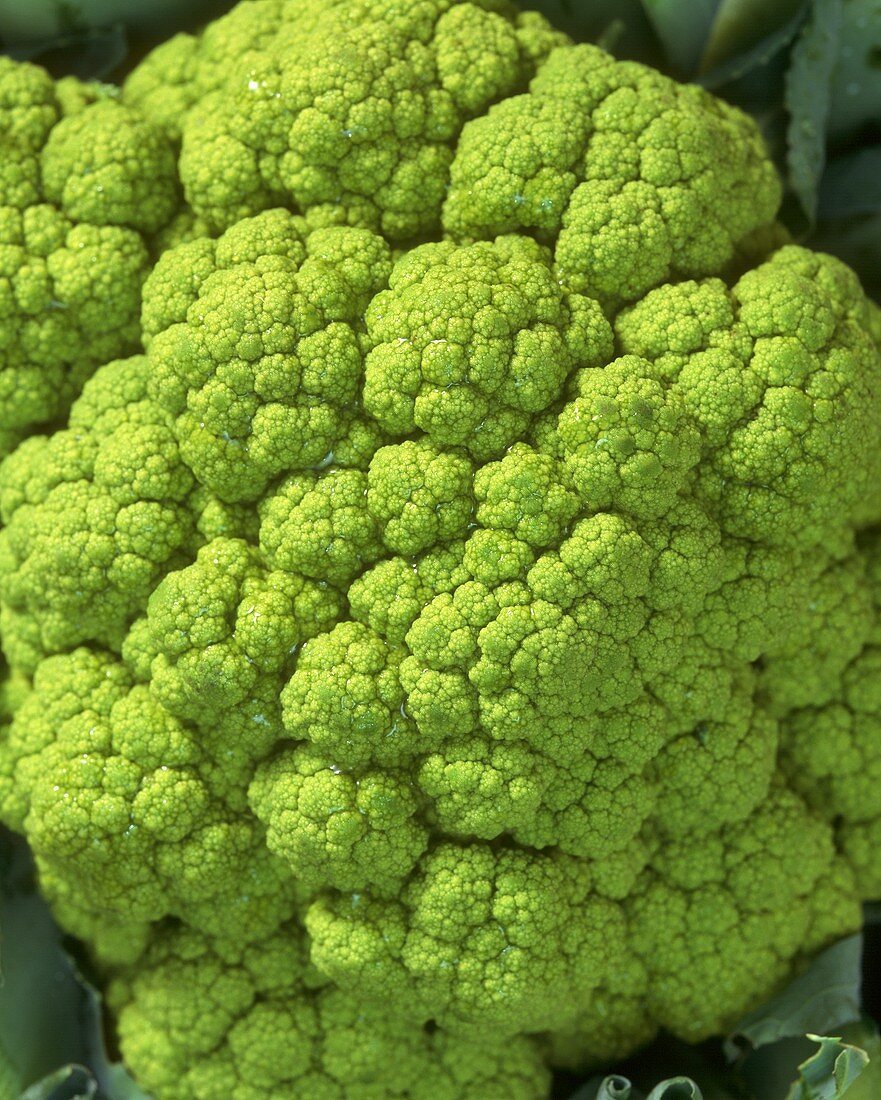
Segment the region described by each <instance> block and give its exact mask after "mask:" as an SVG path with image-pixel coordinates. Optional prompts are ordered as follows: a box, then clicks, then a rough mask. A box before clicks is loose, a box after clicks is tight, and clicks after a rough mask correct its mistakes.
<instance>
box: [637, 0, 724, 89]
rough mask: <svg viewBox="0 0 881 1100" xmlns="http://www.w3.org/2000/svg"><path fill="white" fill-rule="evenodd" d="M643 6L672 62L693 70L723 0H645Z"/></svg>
mask: <svg viewBox="0 0 881 1100" xmlns="http://www.w3.org/2000/svg"><path fill="white" fill-rule="evenodd" d="M643 7H644V8H645V13H646V15H647V16H648V17H649V20H650V21H651V24H652V26H653V27H654V29H655V33H656V34H657V36H658V38H660V40H661V44H662V45H663V47H664V53H665V54H666V55H667V57H668V58H669V59H670V61H671V62H672V64H673V65H674V66H675V67H676V68H677V69H679V70H680V71H681V72H683V73H688V74H690V73H693V72H694V71H695V69H696V68H697V63H698V61H699V60H700V57H701V54H702V53H703V51H704V47H705V46H706V43H707V36H708V35H709V33H710V27H711V26H712V25H713V18H714V16H715V14H716V9H717V8H718V7H719V0H643Z"/></svg>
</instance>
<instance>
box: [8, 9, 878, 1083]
mask: <svg viewBox="0 0 881 1100" xmlns="http://www.w3.org/2000/svg"><path fill="white" fill-rule="evenodd" d="M0 102H2V105H3V110H4V116H3V117H4V120H5V121H4V126H5V129H4V130H3V132H2V141H3V142H4V146H3V148H4V150H9V151H10V155H8V156H6V157H5V158H4V163H5V164H6V167H5V168H4V175H3V177H2V180H0V183H2V186H3V188H5V190H4V191H3V192H2V195H3V203H4V204H5V205H3V206H2V207H0V232H5V233H6V237H4V238H3V240H7V238H8V244H5V245H4V246H3V248H2V249H0V263H3V264H4V265H5V266H4V271H3V277H2V279H0V310H2V311H3V318H4V320H3V324H2V327H0V331H2V333H3V341H4V344H3V347H2V348H0V387H3V391H2V392H3V393H4V394H8V395H9V396H8V397H4V399H3V401H2V408H3V410H4V411H3V413H2V415H3V416H4V417H6V419H5V420H4V421H3V422H2V425H0V430H2V431H7V433H8V434H7V435H6V436H3V438H4V439H6V440H7V441H8V446H9V448H12V446H13V444H14V442H15V440H16V439H17V438H18V437H19V436H24V435H25V434H28V438H26V439H23V441H22V442H20V444H19V445H18V446H17V447H16V448H15V449H13V450H12V453H10V454H9V456H8V457H7V458H6V459H5V461H4V462H3V464H2V466H0V519H2V523H3V529H2V531H0V630H2V639H3V649H4V653H5V655H6V661H7V663H8V669H7V671H6V672H5V674H4V675H5V680H4V687H3V688H2V693H0V721H2V727H0V817H2V819H3V820H4V821H5V822H6V823H8V824H9V825H10V826H11V827H13V828H15V829H17V830H20V831H21V832H23V833H24V834H25V835H26V836H27V838H28V840H29V843H30V845H31V847H32V849H33V851H34V854H35V857H36V861H37V865H38V868H39V872H40V878H41V884H42V889H43V891H44V892H45V894H46V895H47V897H48V898H49V899H50V901H51V903H52V904H53V906H54V909H55V911H56V913H57V915H58V918H59V920H60V921H61V922H62V924H63V925H64V926H65V927H66V928H67V929H68V930H70V931H71V932H72V933H74V934H76V935H78V936H80V937H82V938H83V939H85V940H86V941H87V942H88V943H89V944H90V946H91V949H92V951H93V954H94V956H95V958H96V961H97V964H98V965H99V966H100V967H101V968H102V970H103V972H104V974H105V976H106V979H107V982H108V988H109V996H110V1001H111V1004H112V1006H113V1008H114V1011H115V1012H116V1015H117V1019H118V1027H119V1035H120V1041H121V1047H122V1052H123V1056H124V1057H125V1059H126V1060H127V1062H128V1064H129V1065H130V1066H131V1068H132V1070H133V1071H134V1073H135V1074H136V1075H137V1077H138V1078H139V1080H140V1082H141V1083H142V1084H143V1086H144V1087H145V1088H147V1089H149V1090H150V1091H151V1092H152V1093H154V1094H155V1095H156V1097H157V1098H158V1100H215V1098H216V1097H219V1096H230V1097H232V1098H233V1100H257V1097H263V1096H266V1095H272V1096H273V1097H278V1098H279V1100H286V1098H290V1100H294V1098H298V1097H299V1098H302V1097H305V1096H308V1097H310V1098H314V1100H344V1098H351V1100H384V1098H389V1100H392V1098H394V1097H401V1098H404V1097H409V1098H411V1100H420V1098H423V1097H424V1098H425V1100H438V1098H443V1100H446V1098H449V1100H462V1098H466V1100H467V1098H472V1100H494V1098H496V1097H498V1100H539V1098H541V1097H544V1096H546V1095H547V1090H548V1087H549V1084H548V1083H549V1067H553V1066H578V1065H584V1064H589V1063H596V1062H599V1061H602V1060H605V1059H608V1058H612V1057H618V1056H622V1055H624V1054H626V1053H628V1052H630V1051H632V1050H633V1049H635V1048H636V1047H637V1046H638V1045H640V1044H641V1043H643V1042H644V1041H646V1040H647V1039H649V1038H650V1037H651V1036H652V1035H653V1034H654V1033H655V1032H656V1031H657V1030H658V1029H659V1028H665V1029H667V1030H669V1031H671V1032H673V1033H674V1034H676V1035H678V1036H681V1037H683V1038H686V1039H689V1040H698V1039H701V1038H704V1037H706V1036H708V1035H711V1034H714V1033H717V1032H719V1031H720V1030H722V1029H724V1028H726V1027H728V1026H729V1025H730V1024H731V1023H732V1022H733V1021H734V1020H735V1019H736V1018H737V1017H738V1016H739V1015H740V1014H742V1013H743V1012H745V1011H746V1010H748V1009H750V1008H752V1007H754V1006H755V1005H756V1004H757V1003H759V1002H760V1001H761V1000H763V999H764V998H767V997H768V996H769V995H771V994H772V993H773V992H774V991H775V990H776V988H777V987H778V986H779V985H780V984H781V983H783V982H785V981H786V980H787V979H788V978H789V977H790V976H791V975H792V974H793V973H794V972H795V971H797V970H798V969H799V968H800V967H801V966H802V965H803V964H804V962H805V961H806V959H807V958H808V957H809V956H810V955H811V954H812V953H813V952H815V951H817V950H819V949H820V948H822V947H823V946H825V945H826V944H828V943H829V942H831V941H832V940H834V939H836V938H838V937H840V936H842V935H844V934H846V933H848V932H850V931H852V930H854V929H855V928H857V927H858V925H859V922H860V903H861V901H862V900H864V899H866V898H871V897H877V896H878V895H879V893H881V868H879V863H878V855H877V853H878V850H879V843H881V815H879V813H878V807H877V797H876V792H877V787H878V782H879V779H881V763H879V751H878V740H879V728H881V693H879V690H878V687H877V685H878V684H879V683H881V672H879V666H881V625H879V624H881V540H879V536H878V531H879V525H881V488H879V487H881V356H879V350H878V345H877V343H876V337H877V334H878V321H877V314H876V313H875V312H874V311H873V307H871V306H870V305H869V303H868V302H867V301H866V299H865V298H864V296H863V293H862V291H861V289H860V287H859V285H858V283H857V280H856V279H855V277H854V276H853V274H852V273H851V272H850V271H849V270H848V269H847V268H845V267H844V266H843V265H842V264H841V263H839V262H838V261H836V260H834V259H833V258H831V257H829V256H824V255H819V254H812V253H810V252H808V251H806V250H805V249H803V248H800V247H796V246H792V245H785V246H783V247H777V246H778V245H779V244H780V240H779V237H780V235H779V233H778V232H777V230H776V229H775V224H774V218H775V215H776V211H777V206H778V203H779V199H780V194H779V185H778V183H777V180H776V178H775V175H774V172H773V169H772V167H771V165H770V163H769V161H768V159H767V157H766V155H765V153H764V150H763V148H762V143H761V140H760V137H759V134H758V132H757V131H756V129H755V127H754V125H753V124H752V123H751V122H750V121H749V120H748V119H747V118H745V117H744V116H743V115H741V114H739V113H738V112H737V111H735V110H733V109H732V108H730V107H728V106H726V105H725V104H723V103H721V102H719V101H717V100H715V99H713V98H712V97H711V96H709V95H708V94H707V93H706V92H704V91H702V90H700V89H698V88H696V87H683V86H680V85H677V84H675V83H673V82H672V81H670V80H668V79H667V78H665V77H662V76H660V75H659V74H657V73H655V72H653V71H651V70H649V69H646V68H644V67H642V66H640V65H637V64H633V63H620V62H616V61H613V60H612V59H611V58H610V57H608V56H607V55H606V54H605V53H603V52H602V51H601V50H599V49H597V48H595V47H592V46H574V45H572V44H570V43H568V42H567V41H566V40H565V39H564V38H563V37H562V36H561V35H560V34H558V33H556V32H555V31H553V30H552V29H551V28H550V27H549V26H548V25H547V24H546V23H545V22H544V21H543V20H542V19H541V18H540V17H538V16H535V15H530V14H522V13H518V12H516V11H515V10H514V9H513V8H511V7H509V6H508V5H507V4H506V3H505V2H504V0H473V2H472V0H463V2H459V3H454V2H452V0H420V3H418V4H412V5H401V4H399V3H397V2H393V0H358V2H353V3H345V4H343V3H339V2H336V3H335V2H333V0H324V2H320V0H252V2H250V3H243V4H241V5H239V7H237V8H235V9H234V10H233V11H232V12H231V13H230V14H229V15H228V16H225V17H224V18H223V19H221V20H219V21H218V22H217V23H215V24H213V25H212V26H210V27H208V28H206V30H205V31H204V32H203V33H202V34H201V35H199V36H197V37H190V36H178V37H176V38H174V39H172V40H171V41H169V42H168V43H166V44H165V45H163V46H161V47H159V48H158V49H157V50H156V51H154V53H153V54H151V55H150V56H148V57H147V58H146V59H145V60H144V61H143V63H142V64H141V65H140V66H139V67H138V69H137V70H136V71H135V72H134V73H133V74H132V75H131V77H130V78H129V79H128V81H127V82H126V85H125V87H124V88H123V90H122V93H121V99H120V98H117V97H108V96H106V95H103V94H102V95H99V94H98V93H96V92H94V90H90V89H88V88H82V87H73V86H68V87H66V88H64V89H60V88H54V87H53V85H52V82H51V81H50V80H49V78H48V77H46V76H45V75H43V74H41V73H40V72H39V71H38V70H36V69H34V68H32V67H30V66H27V65H15V64H13V63H12V62H6V63H4V65H3V67H2V68H0ZM62 103H64V104H67V107H66V108H62V106H61V104H62ZM65 110H66V112H67V113H66V114H65ZM62 116H63V117H62ZM12 154H14V155H12ZM3 226H5V227H6V229H5V230H3V229H2V227H3ZM77 242H79V243H77ZM7 269H8V270H7ZM111 269H112V270H113V272H114V275H113V279H112V281H111V282H107V281H106V280H105V276H104V274H103V273H104V272H105V271H110V270H111ZM145 276H146V278H145V279H144V277H145ZM142 280H143V286H142V285H141V284H142ZM71 286H72V287H74V288H75V290H74V291H70V292H68V291H66V290H64V287H71ZM62 307H63V308H62ZM139 316H140V321H139V322H138V317H139ZM130 352H132V353H133V354H128V353H130ZM99 364H100V365H99ZM96 367H97V369H95V368H96ZM89 376H91V377H89ZM77 393H78V394H79V395H78V396H76V399H75V400H73V402H72V407H71V408H70V412H69V416H67V417H65V412H66V408H67V405H68V404H69V403H70V401H71V399H72V398H73V397H74V395H76V394H77ZM10 410H11V411H10ZM62 420H64V421H65V422H64V423H63V424H62V423H56V422H60V421H62ZM47 423H48V424H51V425H53V426H54V427H55V429H56V430H54V431H51V432H47V434H42V435H39V434H33V428H34V426H35V425H38V424H47ZM720 958H724V959H725V966H724V967H723V968H721V970H720V967H719V964H718V960H719V959H720ZM478 1029H479V1030H478ZM477 1034H479V1035H480V1041H479V1042H477V1041H476V1040H475V1035H477Z"/></svg>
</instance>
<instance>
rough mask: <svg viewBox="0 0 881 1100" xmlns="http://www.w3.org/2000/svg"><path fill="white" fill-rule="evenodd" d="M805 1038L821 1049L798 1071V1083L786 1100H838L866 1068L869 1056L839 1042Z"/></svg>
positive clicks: (820, 1036)
mask: <svg viewBox="0 0 881 1100" xmlns="http://www.w3.org/2000/svg"><path fill="white" fill-rule="evenodd" d="M808 1038H809V1039H811V1040H812V1041H814V1042H816V1043H819V1044H820V1049H819V1050H818V1051H817V1053H816V1054H814V1055H813V1056H812V1057H811V1058H809V1059H808V1060H807V1061H806V1062H803V1063H802V1064H801V1065H800V1066H799V1067H798V1080H797V1081H795V1082H794V1083H793V1086H792V1088H791V1089H790V1090H789V1093H788V1095H787V1097H786V1100H840V1098H841V1097H843V1096H845V1094H846V1093H849V1092H850V1087H851V1085H853V1084H854V1082H855V1081H857V1080H858V1078H859V1077H860V1075H861V1074H862V1072H863V1070H864V1069H865V1068H866V1066H867V1065H868V1064H869V1056H868V1054H866V1052H865V1051H864V1050H862V1049H861V1048H860V1047H855V1046H851V1045H850V1044H847V1043H842V1041H841V1039H836V1038H830V1037H829V1036H825V1035H809V1036H808Z"/></svg>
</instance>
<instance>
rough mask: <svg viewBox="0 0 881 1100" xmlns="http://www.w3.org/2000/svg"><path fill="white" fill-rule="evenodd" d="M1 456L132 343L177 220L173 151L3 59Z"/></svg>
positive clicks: (61, 412)
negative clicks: (155, 241)
mask: <svg viewBox="0 0 881 1100" xmlns="http://www.w3.org/2000/svg"><path fill="white" fill-rule="evenodd" d="M0 163H2V168H0V455H4V454H6V453H8V452H9V451H10V450H12V448H13V447H14V446H15V444H16V443H17V442H18V441H19V440H20V439H21V438H22V437H23V436H25V435H27V434H28V433H29V432H32V431H33V430H34V429H35V428H38V427H41V426H44V425H46V424H47V423H51V422H57V421H59V420H63V418H64V417H66V415H67V412H68V409H69V408H70V403H71V401H72V399H73V398H74V397H75V396H76V395H77V393H78V392H79V390H80V389H81V387H82V385H83V383H84V382H85V380H86V379H87V378H88V377H89V375H90V374H91V373H92V372H93V371H94V369H95V367H97V366H99V365H100V364H102V363H106V362H107V361H108V360H109V359H113V358H115V357H116V356H119V355H126V354H130V353H131V352H133V351H136V350H137V349H138V346H139V343H140V326H139V314H140V301H141V298H140V290H141V284H142V283H143V281H144V278H145V277H146V275H147V272H148V271H149V269H150V266H151V256H150V247H151V238H152V235H154V234H156V233H157V232H158V231H159V230H160V229H162V228H163V227H164V226H165V225H166V223H168V222H169V221H170V220H171V219H172V217H173V216H174V215H175V214H176V213H177V210H178V207H179V205H180V185H179V182H178V179H177V170H176V165H175V157H174V151H173V148H172V145H171V143H170V142H169V141H168V139H167V138H166V136H165V135H164V134H163V132H162V131H161V130H160V129H159V127H158V126H156V125H155V124H154V123H152V122H150V121H149V120H147V119H145V118H143V117H141V116H140V115H139V114H138V113H137V112H136V111H135V110H134V109H133V108H130V107H127V106H123V105H122V104H121V103H120V102H119V100H118V98H117V97H115V96H113V95H111V94H110V93H106V94H105V93H104V92H99V91H96V90H95V88H93V87H91V86H87V85H78V84H77V83H76V82H74V81H73V80H72V78H67V79H66V80H64V81H59V83H58V85H57V86H56V85H55V84H54V82H53V81H52V80H51V79H50V77H49V76H48V75H47V74H46V73H45V72H43V71H42V70H41V69H39V68H37V67H36V66H34V65H30V64H26V63H22V62H15V61H11V60H9V59H8V58H6V57H0Z"/></svg>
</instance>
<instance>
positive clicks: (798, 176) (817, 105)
mask: <svg viewBox="0 0 881 1100" xmlns="http://www.w3.org/2000/svg"><path fill="white" fill-rule="evenodd" d="M840 26H841V0H814V4H813V7H812V10H811V14H810V17H809V18H808V20H807V22H806V23H805V24H804V26H803V28H802V30H801V33H800V35H799V37H798V41H797V42H796V43H795V46H794V47H793V49H792V61H791V64H790V66H789V71H788V73H787V75H786V92H785V102H786V108H787V110H788V111H789V126H788V129H787V145H788V150H787V165H788V168H789V182H790V185H791V187H792V189H793V191H794V192H795V195H796V197H797V198H798V201H799V202H800V203H801V207H802V210H804V212H805V215H806V217H807V219H808V222H809V223H810V224H813V223H814V221H815V219H816V215H817V189H818V187H819V183H820V177H821V176H822V174H823V167H824V165H825V162H826V122H827V119H828V117H829V103H830V89H831V83H832V74H833V72H834V70H835V64H836V62H837V60H838V34H839V29H840Z"/></svg>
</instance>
